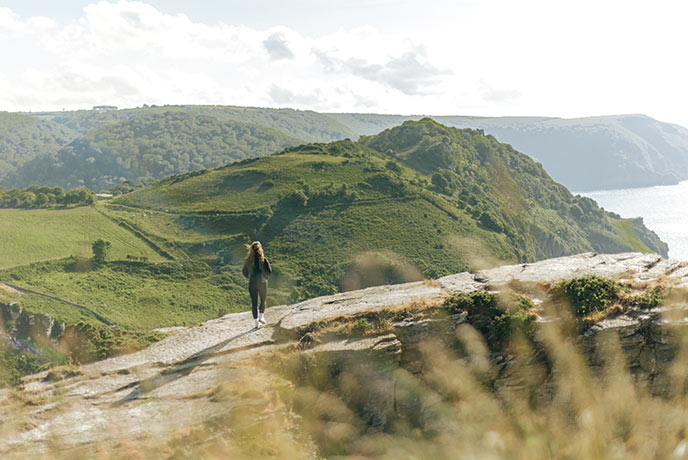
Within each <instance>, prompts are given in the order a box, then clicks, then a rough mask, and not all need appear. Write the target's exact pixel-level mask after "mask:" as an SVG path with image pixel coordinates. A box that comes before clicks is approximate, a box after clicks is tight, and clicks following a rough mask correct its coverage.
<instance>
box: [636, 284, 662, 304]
mask: <svg viewBox="0 0 688 460" xmlns="http://www.w3.org/2000/svg"><path fill="white" fill-rule="evenodd" d="M635 301H636V302H637V303H638V307H640V308H643V309H650V308H655V307H657V306H659V305H660V304H661V303H662V301H664V293H663V292H662V290H661V289H660V288H658V287H655V288H652V289H648V290H647V291H644V292H643V293H642V294H641V295H639V296H637V297H636V298H635Z"/></svg>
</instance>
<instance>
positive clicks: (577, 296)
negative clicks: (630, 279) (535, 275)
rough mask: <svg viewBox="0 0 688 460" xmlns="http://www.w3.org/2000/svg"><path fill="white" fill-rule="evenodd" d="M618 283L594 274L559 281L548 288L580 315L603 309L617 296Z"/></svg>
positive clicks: (557, 298) (551, 293) (554, 295)
mask: <svg viewBox="0 0 688 460" xmlns="http://www.w3.org/2000/svg"><path fill="white" fill-rule="evenodd" d="M619 290H620V286H619V283H617V282H616V281H613V280H610V279H607V278H601V277H599V276H596V275H586V276H582V277H580V278H573V279H570V280H565V281H561V282H559V283H557V284H555V285H554V286H552V288H550V295H552V297H554V298H555V300H560V301H567V302H568V303H569V304H570V305H571V310H572V311H573V313H574V314H575V315H576V316H578V317H579V318H580V317H583V316H586V315H588V314H590V313H592V312H595V311H600V310H604V309H605V308H607V307H608V306H609V305H611V304H612V303H614V302H615V301H616V300H618V298H619Z"/></svg>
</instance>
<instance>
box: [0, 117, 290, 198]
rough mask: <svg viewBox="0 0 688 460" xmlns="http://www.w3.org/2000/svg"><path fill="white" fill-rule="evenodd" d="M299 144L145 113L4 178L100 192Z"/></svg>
mask: <svg viewBox="0 0 688 460" xmlns="http://www.w3.org/2000/svg"><path fill="white" fill-rule="evenodd" d="M299 143H301V141H300V140H297V139H293V138H290V137H288V136H286V135H284V134H282V133H280V132H277V131H275V130H272V129H268V128H264V127H262V126H258V125H254V124H248V123H241V122H236V121H220V120H218V119H217V118H214V117H209V116H205V115H194V114H192V113H187V112H183V111H176V110H175V111H155V112H154V113H143V114H139V115H136V116H133V117H130V118H128V119H125V120H124V121H120V122H118V123H115V124H111V125H107V126H104V127H101V128H99V129H96V130H94V131H91V132H90V134H88V135H85V136H82V137H79V138H77V139H75V140H74V141H72V142H70V143H69V144H68V145H66V146H65V147H63V148H61V149H60V150H59V151H57V152H56V153H55V154H53V155H48V156H42V157H36V158H35V159H34V160H32V161H29V162H27V163H25V164H24V165H22V167H21V168H19V169H18V170H17V172H16V173H15V174H14V175H13V176H12V177H10V178H9V179H8V181H7V182H8V183H9V184H10V185H12V186H18V187H23V186H26V185H28V184H31V183H39V184H41V185H50V186H57V185H59V186H62V187H65V188H73V187H78V186H86V187H89V188H90V189H92V190H96V191H97V190H102V189H105V188H110V187H113V186H115V185H118V184H120V183H122V182H123V181H125V180H130V181H134V182H137V181H140V180H141V179H143V178H156V179H159V178H162V177H165V176H168V175H171V174H177V173H181V172H187V171H193V170H198V169H203V168H212V167H215V166H219V165H223V164H226V163H228V162H231V161H236V160H241V159H244V158H252V157H255V156H260V155H267V154H270V153H273V152H276V151H279V150H282V149H283V148H285V147H287V146H290V145H296V144H299Z"/></svg>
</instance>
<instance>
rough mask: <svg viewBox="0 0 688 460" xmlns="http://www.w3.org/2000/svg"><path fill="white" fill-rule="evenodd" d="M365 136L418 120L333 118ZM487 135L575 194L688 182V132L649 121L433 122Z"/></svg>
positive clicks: (452, 119)
mask: <svg viewBox="0 0 688 460" xmlns="http://www.w3.org/2000/svg"><path fill="white" fill-rule="evenodd" d="M328 116H329V117H330V118H332V119H333V120H336V121H337V122H339V123H341V124H342V125H344V126H347V127H349V129H352V130H354V131H356V132H357V133H359V134H363V135H368V134H376V133H378V132H380V131H382V130H383V129H387V128H391V127H393V126H398V125H399V124H401V123H402V122H403V121H405V120H414V119H418V117H417V116H400V115H378V114H356V113H331V114H328ZM432 118H433V119H434V120H436V121H438V122H440V123H442V124H445V125H447V126H453V127H456V128H473V129H482V130H484V131H485V132H486V133H489V134H492V135H494V136H496V137H497V139H499V140H500V141H501V142H506V143H509V144H511V145H513V146H514V148H516V149H517V150H519V151H521V152H524V153H527V154H528V155H530V156H531V157H533V158H534V159H535V160H536V161H539V162H541V163H542V165H543V166H544V167H545V169H546V170H547V172H548V173H549V174H550V175H551V176H552V177H553V178H554V179H555V180H556V181H558V182H561V183H562V184H564V185H565V186H566V187H568V188H569V189H571V190H579V191H584V190H600V189H614V188H627V187H646V186H651V185H662V184H675V183H677V182H678V181H681V180H685V179H688V130H687V129H686V128H684V127H682V126H678V125H674V124H671V123H663V122H661V121H657V120H654V119H652V118H650V117H647V116H645V115H613V116H601V117H587V118H571V119H565V118H553V117H470V116H433V117H432Z"/></svg>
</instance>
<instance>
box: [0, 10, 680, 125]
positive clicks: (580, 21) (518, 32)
mask: <svg viewBox="0 0 688 460" xmlns="http://www.w3.org/2000/svg"><path fill="white" fill-rule="evenodd" d="M428 1H429V2H430V3H432V1H431V0H428ZM657 2H658V3H657V5H654V4H653V5H649V4H644V3H642V2H637V1H635V0H631V1H621V0H609V1H608V2H602V3H599V2H594V1H593V0H578V1H576V2H573V1H570V2H566V1H562V2H551V1H547V0H523V2H513V1H511V0H490V1H483V0H479V1H478V0H464V1H462V2H446V1H443V2H439V0H438V1H437V2H435V3H437V4H434V3H433V5H434V7H433V8H429V9H428V8H425V7H423V8H421V7H417V8H416V7H415V6H414V5H415V3H413V2H405V3H404V5H405V7H406V8H407V10H408V9H409V8H411V7H412V6H413V10H412V11H413V13H414V15H415V14H417V15H418V17H417V18H416V17H415V16H414V17H413V18H409V21H407V22H405V26H403V27H402V26H400V27H398V28H397V29H394V28H393V27H391V26H390V24H389V23H384V24H383V22H384V21H383V19H384V18H375V17H366V18H363V19H361V20H360V21H358V25H350V26H349V27H348V28H339V29H337V30H333V31H331V32H329V33H326V34H320V35H308V34H306V33H301V32H299V30H300V29H299V28H298V27H287V26H285V25H275V26H273V27H268V28H258V27H250V26H247V25H233V24H223V23H219V22H218V23H213V24H209V23H202V22H198V21H194V20H192V19H190V18H189V17H188V16H186V15H183V14H166V13H165V12H163V11H161V10H159V9H156V8H155V7H153V6H151V5H150V4H147V3H144V2H138V1H127V0H118V1H98V2H97V3H91V4H89V5H88V6H86V7H85V8H84V9H83V12H82V14H81V15H80V17H78V18H75V19H74V20H72V21H71V22H69V23H67V24H61V25H58V24H56V23H55V22H54V21H53V20H51V19H48V18H22V17H19V16H17V15H16V14H15V13H14V12H12V11H11V10H10V9H8V8H0V56H3V66H2V67H0V110H39V109H60V108H63V107H64V108H67V109H77V108H85V107H90V106H92V105H99V104H112V105H117V106H120V107H132V106H139V105H141V104H143V103H148V104H177V103H197V104H205V103H207V104H237V105H252V106H290V107H294V108H300V109H313V110H323V111H369V112H383V113H384V112H388V113H389V112H391V113H414V114H428V113H434V114H470V115H554V116H556V115H558V116H583V115H593V114H604V113H615V112H616V113H621V112H645V113H647V114H649V115H651V116H655V117H658V118H662V119H664V120H667V121H675V122H678V123H683V124H686V125H688V115H685V114H683V111H682V107H684V106H685V105H686V104H688V90H686V89H685V80H686V77H687V76H688V65H687V64H685V63H684V61H683V60H682V59H681V56H682V50H681V49H680V44H681V43H685V42H686V39H688V29H686V28H685V27H683V24H682V22H681V21H682V20H683V19H682V18H684V17H685V16H686V13H688V11H686V8H687V7H685V6H680V5H678V3H679V2H671V1H670V0H657ZM440 3H441V5H440ZM361 4H362V5H363V2H361ZM366 5H367V4H366ZM431 6H432V5H431ZM440 6H441V8H440ZM361 8H363V6H362V7H361ZM390 8H393V5H390ZM402 9H403V8H402ZM426 10H428V11H431V12H432V13H431V14H432V16H430V17H423V16H422V14H424V11H426ZM356 11H357V12H358V11H359V10H356ZM363 11H364V9H361V10H360V13H361V14H362V13H363ZM405 11H406V10H405ZM409 11H410V10H409ZM428 14H430V13H428ZM359 16H360V14H359ZM311 19H313V20H314V19H317V18H310V19H309V20H311ZM411 19H413V20H411ZM218 20H221V18H218ZM376 20H379V21H383V22H378V24H379V25H380V27H375V26H373V25H365V26H361V24H366V23H367V24H375V21H376Z"/></svg>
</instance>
